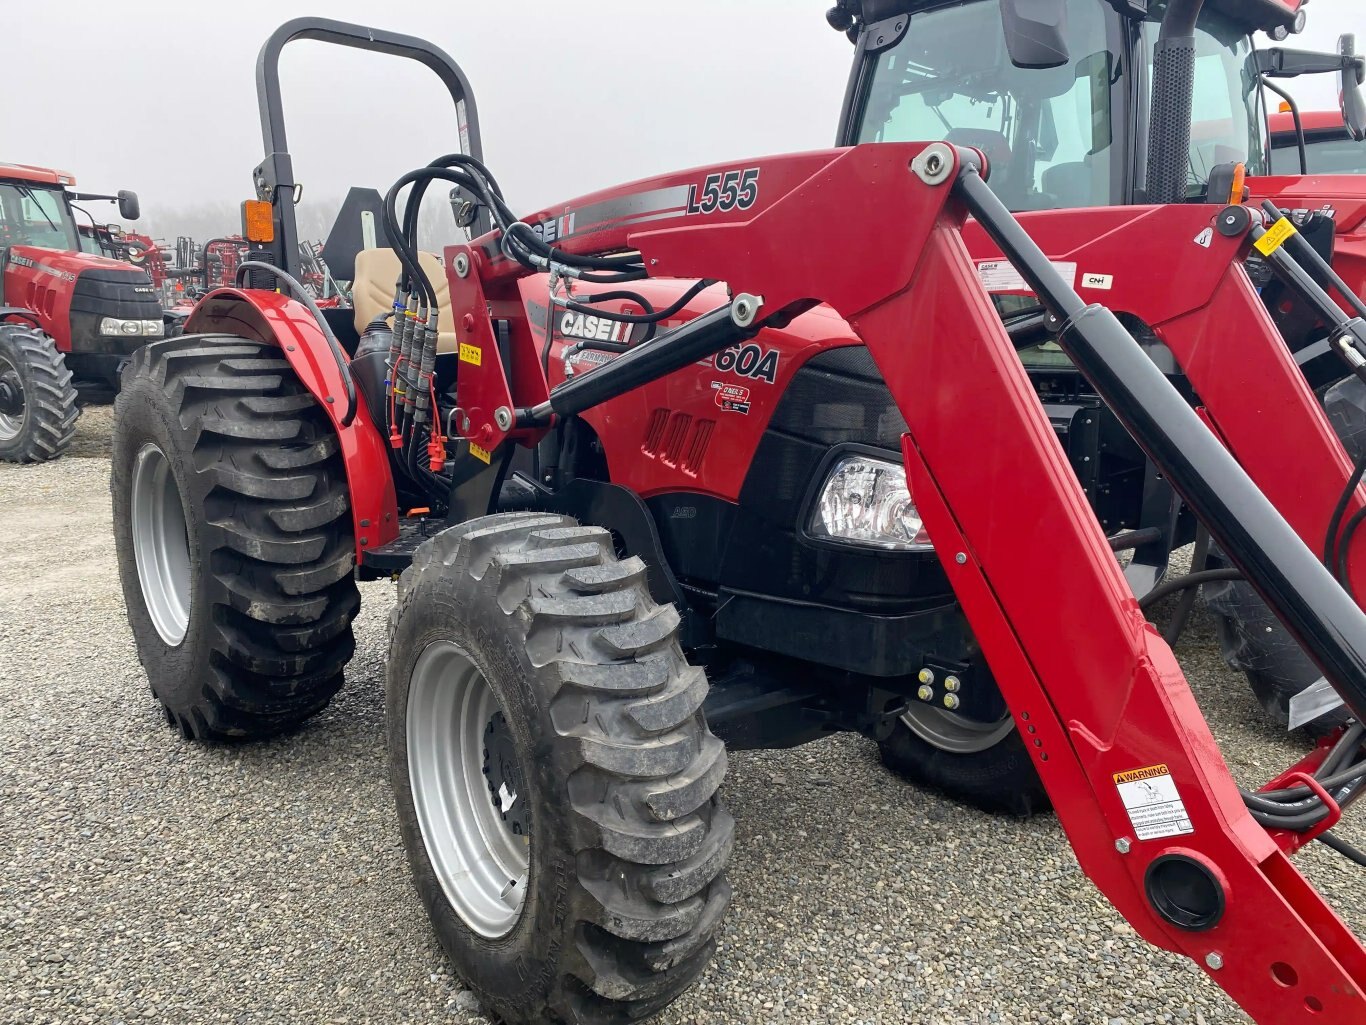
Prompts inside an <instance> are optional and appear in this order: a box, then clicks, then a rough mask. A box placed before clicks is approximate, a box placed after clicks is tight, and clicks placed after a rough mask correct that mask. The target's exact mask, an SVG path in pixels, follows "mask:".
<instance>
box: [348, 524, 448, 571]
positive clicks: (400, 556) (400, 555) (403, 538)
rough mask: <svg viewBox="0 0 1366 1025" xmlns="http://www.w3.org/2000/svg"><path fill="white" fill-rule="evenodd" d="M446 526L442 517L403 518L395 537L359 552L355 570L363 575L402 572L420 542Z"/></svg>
mask: <svg viewBox="0 0 1366 1025" xmlns="http://www.w3.org/2000/svg"><path fill="white" fill-rule="evenodd" d="M449 526H450V524H449V523H446V522H445V521H444V520H432V519H421V520H418V519H414V520H404V521H403V522H402V523H401V524H399V534H398V537H397V538H396V539H395V540H393V541H390V542H389V543H388V544H387V545H385V546H384V547H382V548H371V549H368V550H367V551H365V552H364V553H362V555H361V564H360V567H359V570H358V571H359V572H360V574H361V576H362V577H363V578H365V579H373V578H374V577H381V576H389V575H390V574H393V573H402V572H403V571H404V570H405V569H407V568H408V567H409V566H411V565H412V563H413V554H414V553H415V552H416V551H417V550H418V548H419V547H420V546H421V545H422V543H423V542H424V541H426V540H427V539H428V538H431V537H435V536H436V535H437V534H439V533H441V531H442V530H444V529H445V528H446V527H449Z"/></svg>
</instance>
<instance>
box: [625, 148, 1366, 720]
mask: <svg viewBox="0 0 1366 1025" xmlns="http://www.w3.org/2000/svg"><path fill="white" fill-rule="evenodd" d="M955 191H956V192H957V193H958V195H960V196H961V197H962V199H963V200H964V201H965V202H966V204H967V206H968V209H969V211H970V212H971V213H972V214H973V215H974V216H975V217H976V218H977V220H978V221H979V222H980V223H981V224H982V227H983V228H984V229H985V230H986V231H987V233H988V234H989V235H990V236H991V237H992V239H993V240H994V241H995V242H996V244H997V246H999V247H1000V249H1001V251H1002V252H1003V253H1004V254H1005V255H1006V257H1007V258H1008V259H1009V260H1010V261H1011V263H1012V264H1014V266H1015V268H1016V269H1017V270H1018V271H1019V272H1020V273H1021V274H1022V275H1023V276H1024V278H1025V279H1026V280H1027V281H1028V282H1029V283H1030V285H1031V287H1032V288H1033V291H1034V292H1035V294H1036V295H1038V296H1039V297H1040V299H1041V300H1042V302H1043V303H1044V305H1045V306H1046V307H1047V308H1048V309H1049V310H1050V311H1051V312H1052V313H1053V315H1054V316H1055V317H1057V318H1058V319H1059V321H1060V325H1059V327H1060V332H1059V335H1060V337H1059V341H1060V343H1061V345H1062V347H1063V349H1064V351H1065V352H1066V353H1067V355H1068V356H1069V357H1070V358H1071V359H1072V361H1073V363H1074V364H1075V365H1076V367H1077V369H1078V370H1080V371H1081V373H1082V374H1083V375H1084V376H1085V377H1086V379H1087V380H1088V381H1089V382H1090V383H1091V386H1092V387H1094V388H1095V389H1096V392H1097V394H1099V395H1100V397H1101V398H1102V399H1104V401H1105V403H1106V405H1107V406H1109V407H1110V409H1111V410H1113V411H1114V413H1115V415H1116V416H1118V417H1119V419H1120V421H1121V422H1122V423H1123V424H1124V426H1125V427H1126V429H1127V430H1128V431H1129V434H1130V435H1131V436H1132V437H1133V438H1134V439H1135V441H1137V442H1138V444H1139V446H1140V447H1141V448H1143V450H1144V451H1145V452H1146V453H1147V454H1148V457H1149V458H1150V459H1152V460H1153V462H1154V463H1156V464H1157V466H1158V467H1160V468H1161V469H1162V471H1163V472H1164V474H1165V475H1166V477H1167V479H1168V480H1169V481H1170V482H1171V484H1172V486H1173V487H1174V488H1175V490H1176V491H1177V493H1178V494H1180V495H1181V497H1182V498H1183V499H1184V500H1185V502H1186V504H1187V505H1188V506H1189V507H1190V509H1191V510H1192V512H1194V513H1195V515H1196V517H1197V518H1198V519H1199V520H1201V521H1202V522H1204V523H1205V524H1207V525H1208V526H1209V528H1210V533H1211V535H1212V536H1213V538H1214V540H1215V541H1216V542H1218V544H1219V547H1220V548H1221V549H1222V550H1223V551H1224V553H1225V554H1226V555H1227V556H1228V557H1229V559H1230V560H1231V561H1232V562H1233V564H1234V565H1235V566H1237V567H1238V568H1239V569H1241V570H1242V571H1243V573H1244V575H1245V576H1246V577H1247V579H1248V581H1249V582H1250V583H1251V584H1252V585H1253V586H1254V587H1255V588H1256V590H1257V591H1258V593H1259V594H1260V595H1261V596H1262V598H1263V599H1264V600H1265V601H1266V602H1267V604H1268V605H1270V606H1271V608H1272V609H1273V610H1274V611H1275V612H1276V614H1277V616H1278V617H1279V618H1280V619H1281V621H1282V622H1283V623H1284V624H1285V625H1286V627H1287V628H1288V629H1289V630H1290V633H1291V635H1292V636H1294V637H1295V638H1296V639H1297V640H1298V641H1299V642H1300V645H1301V647H1303V648H1304V649H1305V650H1306V652H1307V653H1308V654H1309V656H1310V657H1311V658H1312V659H1313V660H1314V662H1315V663H1316V664H1317V665H1318V666H1319V668H1320V670H1322V671H1323V673H1324V675H1325V676H1326V677H1327V678H1328V679H1329V680H1330V681H1331V682H1332V684H1333V686H1334V687H1335V688H1336V689H1337V690H1338V692H1339V693H1340V694H1341V695H1342V697H1343V698H1344V700H1345V701H1346V703H1347V705H1348V707H1349V708H1351V709H1352V711H1353V712H1354V713H1355V714H1356V715H1357V716H1358V718H1362V717H1366V615H1363V614H1362V611H1361V610H1360V609H1359V608H1358V607H1357V606H1356V603H1355V602H1353V601H1352V600H1351V599H1350V597H1349V596H1348V595H1347V593H1346V592H1345V591H1343V589H1342V588H1341V587H1339V586H1338V583H1337V581H1336V580H1335V579H1334V578H1333V576H1332V575H1331V574H1330V573H1329V571H1328V570H1327V568H1325V567H1324V566H1323V564H1322V563H1320V562H1319V561H1318V559H1317V558H1316V557H1315V556H1314V555H1313V553H1311V552H1310V551H1309V549H1308V548H1306V547H1305V545H1304V542H1303V541H1301V540H1300V538H1299V537H1298V536H1297V535H1296V534H1295V532H1294V531H1293V530H1292V529H1291V528H1290V526H1289V524H1287V523H1286V522H1285V519H1284V518H1283V517H1282V516H1281V515H1280V513H1279V512H1278V511H1277V510H1276V508H1275V507H1274V506H1273V505H1272V504H1271V503H1270V502H1269V501H1268V500H1267V498H1266V496H1265V495H1263V494H1262V492H1261V491H1260V490H1258V488H1257V486H1256V485H1255V484H1254V483H1253V482H1252V480H1251V478H1249V477H1248V475H1247V473H1246V472H1245V471H1244V470H1243V468H1242V467H1241V466H1239V465H1238V463H1237V461H1236V460H1235V459H1234V458H1233V456H1232V455H1231V454H1230V453H1229V452H1228V450H1227V449H1226V448H1225V447H1224V446H1223V445H1222V444H1221V443H1220V442H1219V440H1218V439H1217V438H1215V436H1214V435H1213V434H1212V433H1211V432H1210V430H1209V429H1208V428H1207V427H1206V426H1205V425H1204V423H1203V422H1202V421H1201V420H1200V418H1199V416H1198V415H1197V414H1196V412H1195V411H1194V410H1193V409H1192V408H1191V406H1190V404H1189V403H1188V402H1187V401H1186V399H1185V398H1184V397H1182V396H1181V394H1180V393H1179V392H1177V390H1176V389H1175V388H1174V387H1173V386H1172V384H1171V382H1170V381H1168V380H1167V378H1166V377H1165V375H1163V373H1162V371H1161V370H1159V369H1158V368H1157V366H1156V364H1154V363H1153V361H1152V360H1151V359H1150V358H1149V357H1148V355H1147V353H1145V352H1144V351H1143V349H1142V348H1141V347H1140V346H1139V345H1138V344H1137V343H1136V342H1135V341H1134V339H1133V337H1132V336H1131V335H1130V334H1129V332H1128V331H1126V330H1125V328H1124V326H1123V325H1122V324H1121V323H1120V322H1119V320H1118V319H1117V318H1116V317H1115V315H1114V314H1113V313H1111V312H1110V311H1109V310H1108V309H1105V308H1104V307H1102V306H1088V305H1086V304H1085V303H1084V302H1083V301H1082V299H1081V297H1080V296H1078V295H1077V293H1076V291H1075V290H1074V289H1073V288H1072V287H1071V286H1070V285H1069V284H1068V283H1067V282H1066V281H1064V280H1063V278H1062V276H1061V275H1060V274H1059V273H1058V271H1057V270H1056V269H1055V268H1054V267H1053V265H1052V264H1051V263H1049V261H1048V258H1047V257H1046V256H1045V255H1044V254H1043V252H1042V251H1040V249H1039V247H1038V246H1037V245H1036V244H1035V243H1034V241H1033V240H1032V239H1031V238H1030V237H1029V235H1028V234H1026V232H1025V231H1024V229H1023V228H1022V227H1021V226H1020V224H1019V222H1018V221H1016V220H1015V218H1014V217H1013V216H1012V215H1011V214H1010V211H1009V210H1007V209H1006V207H1005V206H1004V205H1003V204H1002V203H1001V201H1000V200H999V199H998V198H997V197H996V195H995V194H994V193H993V192H992V191H991V189H990V188H989V187H988V186H987V184H986V182H984V181H983V180H982V178H981V176H980V174H978V172H977V170H976V168H975V166H973V165H972V164H968V165H967V166H965V167H964V170H963V171H962V172H961V174H960V176H959V178H958V180H957V182H956V184H955ZM622 358H623V359H624V358H625V357H622ZM618 362H620V360H619V361H618Z"/></svg>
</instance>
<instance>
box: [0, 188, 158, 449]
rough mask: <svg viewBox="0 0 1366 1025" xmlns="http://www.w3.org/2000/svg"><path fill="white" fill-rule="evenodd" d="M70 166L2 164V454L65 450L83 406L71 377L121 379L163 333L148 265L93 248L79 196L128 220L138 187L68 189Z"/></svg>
mask: <svg viewBox="0 0 1366 1025" xmlns="http://www.w3.org/2000/svg"><path fill="white" fill-rule="evenodd" d="M75 184H76V180H75V179H74V178H73V177H72V176H71V175H69V174H67V173H66V172H64V171H56V170H52V169H49V168H43V167H32V166H29V165H25V164H0V460H5V461H9V462H42V461H44V460H47V459H52V458H55V457H56V456H59V455H61V453H62V451H63V450H64V449H65V448H66V446H67V445H68V444H69V443H70V441H71V438H72V436H73V434H74V432H75V428H76V420H77V418H78V417H79V415H80V411H79V409H78V407H77V404H76V388H75V385H74V383H73V379H81V378H84V379H90V380H92V381H95V382H98V383H101V384H105V385H108V384H111V383H115V382H117V380H118V374H119V370H120V368H121V366H122V364H123V362H124V361H125V360H127V359H128V357H129V356H130V355H131V354H132V353H133V352H134V350H136V349H137V348H138V346H140V345H142V344H144V343H145V342H147V341H148V340H149V339H151V338H160V337H162V335H163V334H164V333H165V324H164V321H163V318H162V310H161V303H160V302H159V301H158V297H157V294H156V289H155V288H154V286H153V285H152V281H151V279H150V278H149V277H148V275H147V273H146V271H143V270H139V269H137V268H135V267H131V266H129V265H128V264H127V263H124V262H122V261H118V260H113V259H109V258H107V257H105V256H99V255H95V254H94V253H91V252H87V251H85V248H84V247H83V245H82V236H81V233H80V232H79V231H78V230H77V227H76V221H75V217H74V215H73V210H72V201H73V200H110V201H114V202H117V203H118V205H119V212H120V215H121V216H122V217H123V218H124V219H125V220H135V219H136V218H137V217H138V216H139V209H138V200H137V196H136V195H134V194H133V193H131V192H121V193H119V194H118V196H117V197H115V196H101V195H94V194H89V193H77V192H72V191H70V187H71V186H73V185H75Z"/></svg>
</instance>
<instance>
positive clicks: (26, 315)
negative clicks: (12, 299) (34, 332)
mask: <svg viewBox="0 0 1366 1025" xmlns="http://www.w3.org/2000/svg"><path fill="white" fill-rule="evenodd" d="M4 320H27V321H28V322H29V323H30V324H32V325H33V326H34V327H36V328H39V329H41V328H42V326H43V325H42V322H41V321H39V319H38V315H37V314H36V313H34V312H33V311H32V310H26V309H23V308H22V307H19V306H0V321H4Z"/></svg>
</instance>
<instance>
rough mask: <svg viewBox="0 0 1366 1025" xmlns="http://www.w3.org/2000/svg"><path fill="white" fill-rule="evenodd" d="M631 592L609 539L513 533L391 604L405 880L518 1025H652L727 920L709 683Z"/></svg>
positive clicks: (452, 551)
mask: <svg viewBox="0 0 1366 1025" xmlns="http://www.w3.org/2000/svg"><path fill="white" fill-rule="evenodd" d="M644 576H645V567H644V564H643V563H642V562H641V561H640V560H639V559H635V558H632V559H626V560H624V561H620V560H618V559H617V557H616V555H615V553H614V552H613V546H612V539H611V535H610V534H609V533H608V532H607V531H606V530H602V529H600V528H596V527H580V526H578V525H577V524H576V523H575V522H574V521H573V520H571V519H569V518H567V517H563V516H551V515H540V514H534V513H513V514H506V515H500V516H490V517H485V518H483V519H479V520H474V521H471V522H470V523H466V524H464V525H462V526H459V527H454V528H451V529H449V530H447V531H445V532H443V533H442V534H440V535H438V536H437V537H435V538H433V539H432V540H431V541H428V542H427V543H426V544H424V545H423V546H422V548H420V549H419V550H418V552H417V554H416V556H415V558H414V562H413V565H412V567H411V568H410V569H409V570H407V572H405V573H404V575H403V578H402V580H401V582H400V585H399V604H398V607H397V608H396V610H395V612H394V614H393V617H392V619H391V640H390V650H389V664H388V674H387V697H388V700H387V702H386V723H387V733H388V739H389V752H390V755H389V769H390V775H391V778H392V781H393V787H394V793H395V798H396V801H397V806H398V818H399V823H400V826H401V828H402V832H403V840H404V845H405V847H406V848H407V851H408V861H409V864H410V866H411V868H412V872H413V877H414V882H415V885H416V887H417V891H418V894H419V896H420V897H421V899H422V902H423V904H424V905H425V906H426V908H427V911H428V914H429V915H430V916H431V920H432V925H433V928H434V930H435V931H436V935H437V937H438V939H439V940H440V942H441V944H442V946H443V947H444V948H445V950H446V952H447V954H448V955H449V957H450V958H451V961H452V962H453V963H454V966H455V968H456V970H457V971H458V972H459V974H460V975H461V976H462V977H463V978H464V979H465V981H466V982H467V983H468V984H469V985H470V987H471V988H472V989H474V990H475V992H476V993H477V994H478V995H479V997H480V999H481V1001H482V1002H483V1003H484V1006H486V1007H487V1008H489V1009H490V1010H492V1011H493V1012H494V1013H495V1014H496V1015H497V1016H498V1017H499V1018H501V1019H502V1020H504V1021H506V1022H509V1023H511V1025H550V1023H573V1025H611V1023H623V1025H624V1023H626V1022H634V1021H637V1020H638V1019H640V1018H642V1017H646V1016H648V1015H650V1014H653V1013H655V1012H656V1011H658V1010H660V1009H661V1008H663V1007H664V1006H666V1005H667V1004H669V1003H670V1002H672V1001H673V1000H674V999H676V998H677V997H678V996H679V995H680V994H681V993H682V992H683V991H684V990H685V989H686V988H687V987H688V986H689V985H690V984H691V983H692V982H693V981H694V980H695V979H696V978H697V976H698V975H699V974H700V973H701V972H702V970H703V968H704V967H705V965H706V963H707V962H708V960H709V959H710V957H711V954H712V952H713V950H714V948H715V937H716V933H717V931H718V929H719V926H720V923H721V919H722V916H723V913H724V912H725V909H726V907H727V904H728V903H729V900H730V887H729V885H728V884H727V883H726V880H725V876H724V869H725V865H726V862H727V860H728V858H729V854H730V849H731V845H732V841H733V834H734V822H733V821H732V819H731V818H730V816H729V815H728V814H727V813H726V811H725V810H724V809H723V808H722V807H721V805H720V803H719V800H718V799H717V797H716V791H717V788H718V787H719V785H720V783H721V779H722V776H723V775H724V772H725V767H726V755H725V749H724V746H723V745H722V744H721V742H720V741H718V740H717V739H716V738H715V737H714V736H712V734H711V732H710V731H709V730H708V729H707V726H706V722H705V720H704V719H703V716H702V712H701V705H702V701H703V699H704V698H705V696H706V692H707V684H706V677H705V675H704V673H703V672H702V670H701V669H698V668H694V667H692V666H689V665H688V663H687V662H686V661H685V659H684V658H683V655H682V652H681V650H680V648H679V645H678V640H677V627H678V615H677V613H676V612H675V611H674V609H673V608H672V607H660V606H657V605H656V604H655V603H654V602H653V601H652V600H651V599H650V597H649V593H648V591H647V589H646V586H645V583H644Z"/></svg>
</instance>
